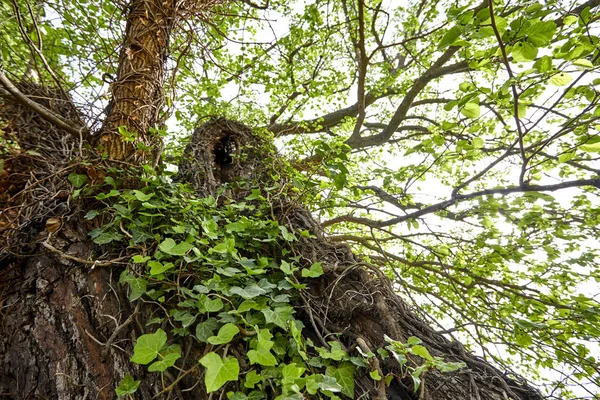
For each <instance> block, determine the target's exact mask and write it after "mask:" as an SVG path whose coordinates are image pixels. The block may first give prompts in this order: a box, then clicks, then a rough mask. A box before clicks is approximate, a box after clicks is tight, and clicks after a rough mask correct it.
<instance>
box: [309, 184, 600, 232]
mask: <svg viewBox="0 0 600 400" xmlns="http://www.w3.org/2000/svg"><path fill="white" fill-rule="evenodd" d="M583 186H593V187H595V188H598V189H600V178H592V179H582V180H576V181H567V182H561V183H557V184H554V185H539V186H538V185H535V186H531V185H521V186H511V187H507V188H496V189H486V190H482V191H479V192H473V193H467V194H459V195H457V196H456V197H454V198H452V199H450V200H444V201H442V202H439V203H436V204H432V205H430V206H427V207H424V208H422V209H420V210H418V211H415V212H413V213H410V214H407V215H403V216H399V217H396V218H392V219H389V220H387V221H373V220H371V219H369V218H363V217H355V216H353V215H341V216H339V217H335V218H332V219H330V220H328V221H324V222H323V223H321V226H322V227H324V228H325V227H327V226H330V225H334V224H337V223H340V222H353V223H357V224H362V225H365V226H369V227H371V228H383V227H386V226H390V225H395V224H398V223H401V222H405V221H408V220H411V219H415V218H419V217H422V216H424V215H427V214H431V213H434V212H438V211H442V210H445V209H446V208H449V207H451V206H453V205H456V204H458V203H460V202H461V201H464V200H470V199H473V198H477V197H482V196H488V195H492V194H502V195H506V194H511V193H523V192H553V191H556V190H560V189H566V188H572V187H583Z"/></svg>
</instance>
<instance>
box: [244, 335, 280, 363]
mask: <svg viewBox="0 0 600 400" xmlns="http://www.w3.org/2000/svg"><path fill="white" fill-rule="evenodd" d="M271 337H272V335H271V333H270V332H269V331H268V330H267V329H261V330H260V331H259V334H258V340H257V341H256V344H255V346H254V349H252V350H249V351H248V360H250V364H260V365H262V366H265V367H272V366H275V365H277V359H276V358H275V356H273V354H272V353H271V349H272V348H273V346H274V345H275V343H274V342H273V341H271V340H270V339H271Z"/></svg>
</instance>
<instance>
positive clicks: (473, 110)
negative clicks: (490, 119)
mask: <svg viewBox="0 0 600 400" xmlns="http://www.w3.org/2000/svg"><path fill="white" fill-rule="evenodd" d="M460 113H461V114H462V115H464V116H465V117H467V118H471V119H474V118H478V117H479V115H481V109H480V107H479V104H477V103H467V104H465V105H464V106H463V108H462V109H461V110H460Z"/></svg>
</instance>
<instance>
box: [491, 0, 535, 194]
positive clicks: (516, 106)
mask: <svg viewBox="0 0 600 400" xmlns="http://www.w3.org/2000/svg"><path fill="white" fill-rule="evenodd" d="M488 5H489V7H490V21H491V25H492V29H493V30H494V35H495V36H496V40H497V41H498V46H499V47H500V51H501V52H502V61H503V63H504V65H505V66H506V72H508V78H509V80H510V88H511V90H512V95H513V114H514V118H515V123H516V124H517V134H518V135H519V149H520V151H521V159H522V160H523V165H522V166H521V175H520V176H519V186H523V184H524V182H525V172H527V156H526V155H525V147H524V146H523V129H522V126H521V119H520V118H519V92H517V85H516V82H515V75H514V74H513V71H512V69H511V68H510V62H509V60H508V55H507V54H506V46H504V42H503V41H502V37H501V36H500V32H499V31H498V26H497V25H496V17H495V16H494V1H493V0H488Z"/></svg>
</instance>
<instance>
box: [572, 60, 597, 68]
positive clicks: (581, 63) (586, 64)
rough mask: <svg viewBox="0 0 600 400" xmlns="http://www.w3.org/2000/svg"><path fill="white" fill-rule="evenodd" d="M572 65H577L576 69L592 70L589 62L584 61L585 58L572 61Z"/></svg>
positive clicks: (592, 66) (592, 65)
mask: <svg viewBox="0 0 600 400" xmlns="http://www.w3.org/2000/svg"><path fill="white" fill-rule="evenodd" d="M572 63H573V65H577V66H578V67H585V68H594V64H592V62H591V61H590V60H586V59H585V58H578V59H577V60H573V61H572Z"/></svg>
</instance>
